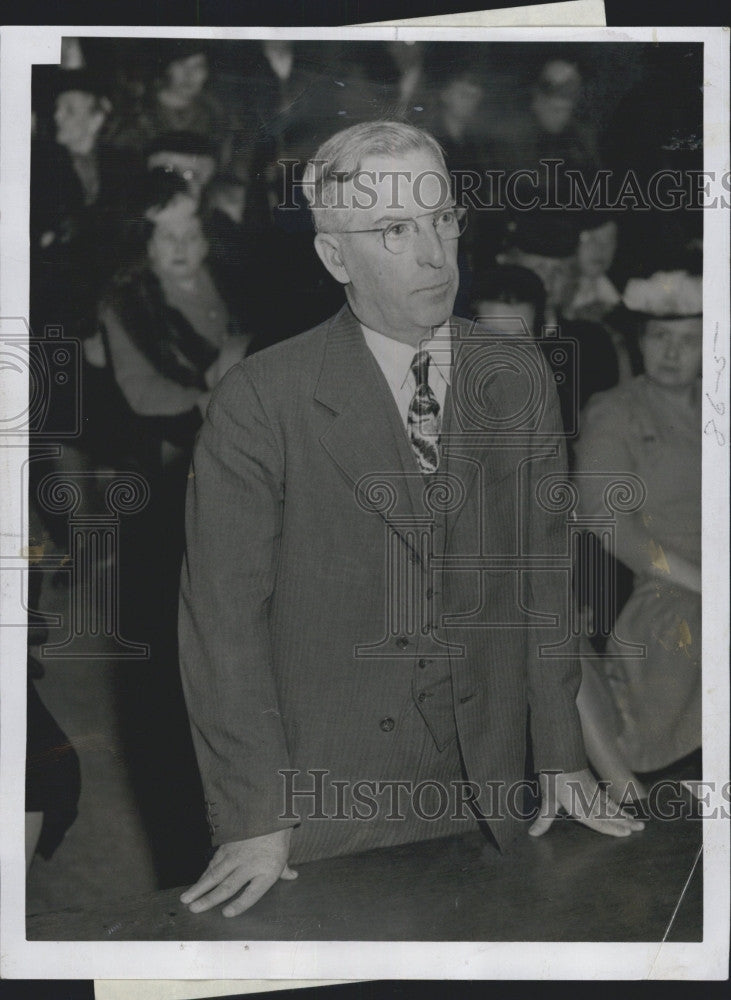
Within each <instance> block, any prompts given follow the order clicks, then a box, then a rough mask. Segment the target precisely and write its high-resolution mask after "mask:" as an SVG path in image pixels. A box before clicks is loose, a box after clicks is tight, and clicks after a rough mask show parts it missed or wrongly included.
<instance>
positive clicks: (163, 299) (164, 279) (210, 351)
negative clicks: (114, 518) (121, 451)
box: [100, 171, 249, 888]
mask: <svg viewBox="0 0 731 1000" xmlns="http://www.w3.org/2000/svg"><path fill="white" fill-rule="evenodd" d="M147 181H148V183H149V184H150V185H151V187H150V190H148V192H147V194H146V197H145V199H144V202H145V211H144V215H143V235H144V243H145V254H144V258H143V259H142V260H141V261H140V262H138V263H136V264H134V265H133V266H131V267H128V268H125V269H123V270H122V271H120V272H119V273H118V274H117V275H116V276H115V279H114V281H113V282H112V284H111V287H110V288H109V290H108V292H107V294H106V295H105V296H104V299H103V302H102V304H101V307H100V323H101V326H102V330H103V339H104V343H105V347H106V355H107V359H108V362H109V365H110V368H111V371H112V373H113V375H114V379H115V381H116V385H117V387H118V390H119V393H120V394H121V397H122V399H123V404H124V407H125V409H126V416H127V419H126V420H124V419H122V420H120V421H119V425H120V426H121V428H122V435H123V436H124V437H125V438H126V443H127V462H126V463H124V465H122V467H125V465H126V466H127V467H130V466H131V467H132V468H134V469H135V470H136V471H137V472H138V473H140V474H141V475H143V476H144V478H145V480H146V482H147V485H148V488H149V494H150V498H149V501H148V504H147V506H146V507H145V509H144V510H143V511H142V512H141V513H140V514H138V515H136V516H135V517H134V518H130V519H129V523H128V524H127V523H126V521H125V523H123V524H122V526H121V531H122V539H121V543H120V559H121V565H120V577H121V580H120V591H121V595H122V598H121V601H122V603H121V616H120V617H121V619H122V630H123V632H124V634H126V635H131V636H134V639H135V641H138V642H140V641H141V642H144V643H146V644H147V645H148V646H149V649H150V654H149V661H148V662H143V663H142V664H139V665H133V664H130V665H129V667H128V669H127V670H125V672H124V675H123V677H122V678H121V679H120V712H121V713H122V716H123V717H125V718H126V720H127V725H126V726H125V733H126V734H128V736H129V746H128V747H127V754H128V758H129V761H130V767H131V771H132V774H133V781H134V785H135V788H136V790H137V793H138V795H139V805H140V810H141V814H142V816H143V818H144V820H145V823H146V826H147V830H148V835H149V837H150V843H151V847H152V851H153V856H154V859H155V863H156V867H157V872H158V877H159V885H160V887H161V888H163V887H169V886H171V885H180V884H182V883H184V882H186V881H187V880H189V879H190V878H192V877H194V875H195V874H196V873H197V871H198V869H199V867H200V863H201V859H202V855H203V853H204V852H205V850H206V849H207V847H208V832H207V829H206V825H205V822H204V815H203V804H202V802H203V800H202V793H201V790H200V779H199V777H198V770H197V766H196V763H195V758H194V754H193V750H192V745H191V742H190V731H189V726H188V722H187V715H186V712H185V707H184V703H183V697H182V691H181V687H180V677H179V669H178V647H177V610H178V587H179V577H180V565H181V562H182V556H183V546H184V522H185V494H186V485H187V480H188V469H189V465H190V456H191V451H192V447H193V442H194V439H195V435H196V432H197V430H198V428H199V427H200V425H201V423H202V419H203V414H204V412H205V409H206V406H207V403H208V399H209V397H210V393H211V391H212V389H213V387H214V386H215V385H216V383H217V381H218V380H219V378H221V377H222V375H223V374H225V372H226V371H227V370H228V369H229V368H230V367H231V366H232V365H234V364H235V363H236V362H237V361H239V360H240V359H241V358H242V357H243V356H244V354H245V353H246V349H247V346H248V343H249V338H248V337H247V336H245V335H242V334H241V332H240V329H239V324H238V322H237V319H236V316H235V314H234V309H233V308H232V306H231V304H230V302H231V299H230V297H229V296H228V295H227V292H226V289H225V287H224V284H223V283H222V282H221V281H220V280H218V276H217V272H216V270H215V268H214V266H213V265H212V264H211V263H210V262H209V261H208V260H207V254H208V242H207V240H206V237H205V235H204V230H203V223H202V220H201V217H200V215H199V211H198V204H197V202H196V201H195V200H194V199H193V198H192V197H191V196H190V194H189V193H188V192H187V189H186V185H185V181H184V180H183V179H182V178H180V177H178V176H177V175H175V174H174V173H173V174H170V173H166V172H165V171H161V172H159V171H152V172H151V173H150V175H149V177H148V179H147ZM222 528H223V529H225V526H222ZM127 532H128V533H127ZM170 830H175V831H176V835H175V836H174V837H171V836H170Z"/></svg>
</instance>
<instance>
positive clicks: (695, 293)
mask: <svg viewBox="0 0 731 1000" xmlns="http://www.w3.org/2000/svg"><path fill="white" fill-rule="evenodd" d="M622 305H623V306H624V307H625V309H627V310H628V311H629V312H631V313H634V314H636V315H639V316H644V317H646V318H648V319H686V318H688V317H691V316H701V315H702V314H703V279H702V277H701V276H700V275H699V274H689V273H688V272H687V271H656V272H655V273H654V274H653V275H652V276H651V277H649V278H630V280H629V281H628V282H627V286H626V288H625V290H624V295H623V296H622Z"/></svg>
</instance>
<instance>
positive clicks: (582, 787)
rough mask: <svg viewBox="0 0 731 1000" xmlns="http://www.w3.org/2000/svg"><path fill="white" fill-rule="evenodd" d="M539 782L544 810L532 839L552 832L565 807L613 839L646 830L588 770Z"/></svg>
mask: <svg viewBox="0 0 731 1000" xmlns="http://www.w3.org/2000/svg"><path fill="white" fill-rule="evenodd" d="M539 780H540V785H541V810H540V813H539V815H538V818H537V819H536V821H535V822H534V823H533V825H532V826H531V828H530V830H529V831H528V832H529V833H530V835H531V836H532V837H540V836H541V834H543V833H545V832H546V830H548V829H549V828H550V826H551V824H552V823H553V821H554V819H555V818H556V816H557V815H558V810H559V808H561V807H562V808H563V809H565V810H566V812H567V813H568V814H569V816H573V817H574V819H577V820H578V821H579V823H583V824H584V826H588V827H589V828H590V829H592V830H596V831H597V832H598V833H606V834H608V835H609V836H610V837H628V836H629V835H630V833H634V832H636V831H637V830H643V829H644V826H645V824H644V823H643V822H642V820H639V819H635V818H634V817H633V816H632V815H631V813H628V812H625V811H624V809H622V808H621V807H620V806H619V805H617V803H616V802H615V801H614V800H613V799H611V798H610V797H609V796H608V795H607V793H606V792H605V791H604V790H603V789H600V788H599V785H598V784H597V783H596V781H595V780H594V776H593V775H592V773H591V771H589V769H588V768H586V769H585V770H583V771H573V772H570V773H561V774H551V773H549V774H544V773H541V774H540V776H539Z"/></svg>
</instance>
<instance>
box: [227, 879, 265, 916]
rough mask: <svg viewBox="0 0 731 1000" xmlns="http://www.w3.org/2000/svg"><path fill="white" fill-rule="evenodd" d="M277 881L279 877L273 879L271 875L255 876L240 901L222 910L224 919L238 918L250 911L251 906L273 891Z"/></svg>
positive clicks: (236, 900)
mask: <svg viewBox="0 0 731 1000" xmlns="http://www.w3.org/2000/svg"><path fill="white" fill-rule="evenodd" d="M276 881H277V876H275V877H274V878H272V876H271V875H255V876H254V878H253V879H252V880H251V882H249V884H248V885H247V887H246V888H245V889H244V891H243V892H242V893H241V895H240V896H239V897H238V899H235V900H234V901H233V903H229V904H228V905H227V906H224V908H223V910H222V913H223V915H224V917H237V916H238V915H239V914H240V913H243V912H244V910H248V909H249V907H250V906H253V905H254V903H256V902H258V901H259V900H260V899H261V897H262V896H263V895H264V893H265V892H268V891H269V889H271V887H272V886H273V885H274V883H275V882H276Z"/></svg>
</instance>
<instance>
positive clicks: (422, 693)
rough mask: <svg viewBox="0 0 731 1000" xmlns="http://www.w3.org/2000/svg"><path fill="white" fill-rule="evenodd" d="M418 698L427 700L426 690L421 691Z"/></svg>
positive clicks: (421, 700)
mask: <svg viewBox="0 0 731 1000" xmlns="http://www.w3.org/2000/svg"><path fill="white" fill-rule="evenodd" d="M417 700H418V701H420V702H423V701H426V691H419V697H418V699H417Z"/></svg>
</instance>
